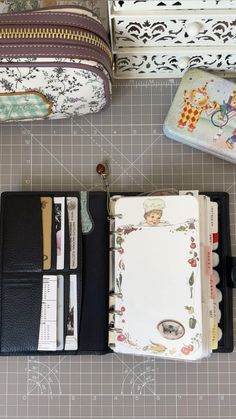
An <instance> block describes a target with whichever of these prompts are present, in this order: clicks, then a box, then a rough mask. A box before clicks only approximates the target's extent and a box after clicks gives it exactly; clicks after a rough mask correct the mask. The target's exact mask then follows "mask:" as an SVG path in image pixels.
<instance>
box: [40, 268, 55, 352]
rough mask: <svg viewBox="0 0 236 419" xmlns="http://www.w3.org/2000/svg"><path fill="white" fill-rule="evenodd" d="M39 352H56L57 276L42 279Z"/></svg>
mask: <svg viewBox="0 0 236 419" xmlns="http://www.w3.org/2000/svg"><path fill="white" fill-rule="evenodd" d="M38 350H39V351H56V350H57V276H54V275H49V276H44V277H43V295H42V307H41V319H40V331H39V342H38Z"/></svg>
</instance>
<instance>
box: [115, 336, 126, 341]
mask: <svg viewBox="0 0 236 419" xmlns="http://www.w3.org/2000/svg"><path fill="white" fill-rule="evenodd" d="M117 340H118V341H119V342H124V341H125V335H118V336H117Z"/></svg>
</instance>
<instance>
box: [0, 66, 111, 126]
mask: <svg viewBox="0 0 236 419" xmlns="http://www.w3.org/2000/svg"><path fill="white" fill-rule="evenodd" d="M32 60H34V63H35V64H36V66H33V67H31V66H28V67H10V66H9V67H8V66H7V65H6V66H4V67H0V92H1V93H15V92H28V91H37V92H39V93H41V94H42V95H43V96H44V97H45V98H46V99H47V100H48V101H49V102H50V103H51V104H52V113H51V115H50V118H54V119H56V118H64V117H69V116H72V115H85V114H88V113H96V112H99V111H100V110H102V109H103V108H104V106H105V105H106V103H107V100H108V99H109V98H108V97H107V96H106V91H105V84H104V80H103V78H102V77H101V76H100V75H98V74H96V73H95V72H93V71H92V66H91V71H90V70H87V69H86V70H85V69H80V68H76V67H74V68H73V67H72V68H71V67H69V68H68V67H67V66H66V60H65V59H64V60H55V61H56V63H57V66H55V67H53V65H52V64H50V65H49V64H47V63H45V66H44V67H37V61H39V62H40V61H42V60H40V59H38V60H35V59H27V60H24V61H28V62H30V61H32ZM17 61H20V62H22V61H23V59H18V60H17V59H12V60H11V62H17ZM50 61H52V59H51V60H50ZM3 62H6V59H3V58H2V59H0V63H3ZM8 62H9V60H8ZM71 62H73V63H76V64H77V65H78V64H80V63H81V61H80V60H75V59H74V60H70V63H71ZM58 63H60V66H58ZM82 63H83V64H85V65H86V62H82ZM90 64H94V67H95V68H97V69H98V70H100V71H103V72H104V74H105V75H106V76H108V75H107V74H106V72H105V70H104V69H103V67H102V66H99V65H96V63H90ZM31 65H32V64H31ZM110 87H111V85H110ZM109 94H110V92H108V96H109Z"/></svg>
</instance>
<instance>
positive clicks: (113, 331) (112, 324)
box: [108, 196, 123, 349]
mask: <svg viewBox="0 0 236 419" xmlns="http://www.w3.org/2000/svg"><path fill="white" fill-rule="evenodd" d="M119 198H120V196H117V197H116V196H115V197H112V198H111V199H110V205H109V208H110V212H109V220H110V292H109V339H108V343H109V347H110V348H111V349H113V348H115V341H116V335H117V334H120V333H122V329H121V328H120V327H117V325H116V318H117V316H122V314H123V313H122V311H120V310H117V309H116V302H117V299H122V298H123V295H122V293H121V292H117V291H116V280H115V278H116V266H115V263H116V257H115V253H116V252H117V251H118V248H117V247H116V219H121V218H122V214H116V213H115V203H116V201H117V200H118V199H119Z"/></svg>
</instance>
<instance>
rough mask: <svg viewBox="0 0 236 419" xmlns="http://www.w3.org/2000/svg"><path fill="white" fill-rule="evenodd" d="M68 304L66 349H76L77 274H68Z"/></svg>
mask: <svg viewBox="0 0 236 419" xmlns="http://www.w3.org/2000/svg"><path fill="white" fill-rule="evenodd" d="M69 304H70V306H69V315H68V318H67V327H66V341H65V350H66V351H76V350H77V349H78V305H77V275H70V303H69Z"/></svg>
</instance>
